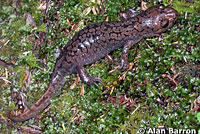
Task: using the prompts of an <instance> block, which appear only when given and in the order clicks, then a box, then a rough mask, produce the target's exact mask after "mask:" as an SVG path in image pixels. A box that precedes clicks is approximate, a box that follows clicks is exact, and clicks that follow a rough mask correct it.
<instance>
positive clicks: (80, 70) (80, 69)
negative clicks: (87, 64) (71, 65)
mask: <svg viewBox="0 0 200 134" xmlns="http://www.w3.org/2000/svg"><path fill="white" fill-rule="evenodd" d="M76 69H77V72H78V74H79V76H80V79H81V80H82V81H83V82H84V83H86V84H88V85H91V84H95V85H96V86H97V87H98V85H97V83H96V82H100V83H101V84H103V82H102V80H101V79H100V78H98V77H92V76H90V75H89V74H88V72H87V71H86V70H85V69H84V67H82V66H78V67H76Z"/></svg>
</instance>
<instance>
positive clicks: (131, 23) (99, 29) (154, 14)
mask: <svg viewBox="0 0 200 134" xmlns="http://www.w3.org/2000/svg"><path fill="white" fill-rule="evenodd" d="M130 12H131V10H130V11H129V15H128V17H127V15H125V16H126V17H124V19H123V20H122V21H118V22H105V23H99V24H93V25H90V26H89V27H86V28H85V29H83V30H81V31H80V32H79V33H78V34H77V35H75V36H74V37H73V39H72V40H71V41H70V42H69V43H68V45H66V47H65V48H64V49H63V51H62V52H61V54H60V56H59V57H58V59H57V62H56V64H55V68H54V72H53V75H52V78H51V82H50V84H49V87H48V90H47V91H46V93H45V94H44V95H43V96H42V97H41V98H40V99H39V100H38V101H37V102H36V104H35V105H33V106H32V107H31V108H30V109H29V110H27V111H25V112H24V113H22V114H20V115H18V116H13V115H12V114H10V113H9V114H8V117H9V118H10V119H11V120H13V121H15V122H21V121H26V120H28V119H30V118H32V117H34V116H36V115H37V114H38V112H40V111H41V110H43V109H45V108H46V107H47V106H48V105H49V104H50V99H51V98H52V97H53V96H55V92H56V90H58V89H61V88H62V87H63V86H64V83H65V79H64V77H65V76H66V75H69V74H71V73H73V72H77V73H78V74H79V76H80V78H81V80H82V81H83V82H84V83H86V84H93V83H94V84H95V83H96V82H101V79H100V78H98V77H91V76H90V75H89V74H88V73H87V72H86V71H85V70H84V68H83V66H84V65H89V64H91V63H94V62H95V61H97V60H99V59H101V58H102V57H105V56H106V55H107V54H109V53H110V52H111V51H113V50H115V49H118V48H119V47H123V51H122V57H121V67H123V66H128V65H129V63H128V53H129V49H130V48H131V47H132V46H133V45H134V44H135V43H137V42H139V41H140V40H142V39H143V38H145V37H153V36H157V35H159V34H160V33H163V32H165V31H167V29H169V28H170V27H172V26H173V25H174V23H175V21H176V20H177V17H178V15H177V12H176V11H175V10H174V9H172V8H170V7H164V6H163V5H158V6H155V7H151V8H149V9H147V10H146V11H142V12H139V13H137V14H135V12H134V13H133V14H134V15H133V14H131V13H130ZM122 17H123V14H122Z"/></svg>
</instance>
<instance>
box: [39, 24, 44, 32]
mask: <svg viewBox="0 0 200 134" xmlns="http://www.w3.org/2000/svg"><path fill="white" fill-rule="evenodd" d="M37 31H38V32H46V24H43V25H41V26H39V27H38V28H37Z"/></svg>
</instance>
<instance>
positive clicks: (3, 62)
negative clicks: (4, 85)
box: [0, 60, 14, 69]
mask: <svg viewBox="0 0 200 134" xmlns="http://www.w3.org/2000/svg"><path fill="white" fill-rule="evenodd" d="M0 66H2V67H4V68H7V69H9V68H10V67H14V65H13V64H11V63H7V62H5V61H3V60H0Z"/></svg>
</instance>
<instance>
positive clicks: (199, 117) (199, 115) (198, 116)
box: [197, 113, 200, 122]
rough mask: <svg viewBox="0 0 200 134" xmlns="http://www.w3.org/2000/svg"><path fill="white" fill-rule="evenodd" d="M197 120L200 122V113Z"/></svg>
mask: <svg viewBox="0 0 200 134" xmlns="http://www.w3.org/2000/svg"><path fill="white" fill-rule="evenodd" d="M197 119H198V121H199V122H200V113H198V114H197Z"/></svg>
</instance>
